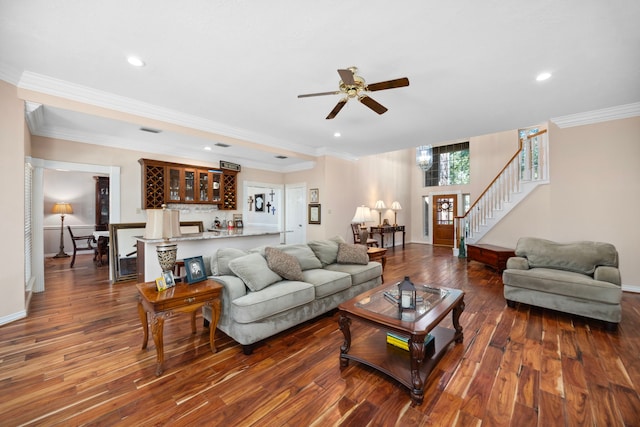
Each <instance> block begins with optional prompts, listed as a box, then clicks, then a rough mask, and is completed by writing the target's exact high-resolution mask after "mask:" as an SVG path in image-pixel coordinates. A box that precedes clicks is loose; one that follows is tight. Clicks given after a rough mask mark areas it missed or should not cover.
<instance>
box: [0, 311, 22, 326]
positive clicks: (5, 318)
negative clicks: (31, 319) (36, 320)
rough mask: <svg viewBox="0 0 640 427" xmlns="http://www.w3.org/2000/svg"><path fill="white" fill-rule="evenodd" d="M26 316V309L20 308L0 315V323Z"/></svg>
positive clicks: (3, 323) (4, 323)
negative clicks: (11, 312) (14, 311)
mask: <svg viewBox="0 0 640 427" xmlns="http://www.w3.org/2000/svg"><path fill="white" fill-rule="evenodd" d="M25 317H27V311H26V310H20V311H18V312H17V313H13V314H10V315H8V316H2V317H0V325H6V324H7V323H11V322H15V321H16V320H20V319H24V318H25Z"/></svg>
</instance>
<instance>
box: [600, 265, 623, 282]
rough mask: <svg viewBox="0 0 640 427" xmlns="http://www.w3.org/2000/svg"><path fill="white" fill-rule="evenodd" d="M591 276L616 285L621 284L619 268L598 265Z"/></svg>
mask: <svg viewBox="0 0 640 427" xmlns="http://www.w3.org/2000/svg"><path fill="white" fill-rule="evenodd" d="M593 278H594V279H595V280H600V281H602V282H609V283H613V284H614V285H618V286H620V285H621V284H622V280H621V279H620V270H619V269H618V268H616V267H609V266H605V265H599V266H598V267H596V271H595V272H594V273H593Z"/></svg>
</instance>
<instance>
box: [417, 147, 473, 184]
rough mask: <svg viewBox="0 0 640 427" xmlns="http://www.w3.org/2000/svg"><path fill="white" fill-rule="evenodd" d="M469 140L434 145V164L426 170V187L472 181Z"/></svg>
mask: <svg viewBox="0 0 640 427" xmlns="http://www.w3.org/2000/svg"><path fill="white" fill-rule="evenodd" d="M470 170H471V169H470V166H469V142H462V143H459V144H451V145H443V146H440V147H433V166H432V167H431V169H429V170H428V171H426V172H425V175H424V176H425V187H438V186H445V185H461V184H469V182H470Z"/></svg>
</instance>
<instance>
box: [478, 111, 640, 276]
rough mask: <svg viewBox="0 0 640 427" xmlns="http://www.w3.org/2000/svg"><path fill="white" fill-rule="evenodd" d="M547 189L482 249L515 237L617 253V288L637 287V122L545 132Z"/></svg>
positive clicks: (493, 233)
mask: <svg viewBox="0 0 640 427" xmlns="http://www.w3.org/2000/svg"><path fill="white" fill-rule="evenodd" d="M549 151H550V161H549V163H550V164H549V166H550V179H551V183H550V184H549V185H546V186H542V187H538V188H537V189H536V190H535V191H534V193H533V194H531V195H530V196H529V197H528V198H527V199H525V200H524V201H523V202H522V203H521V204H520V205H518V206H517V207H516V208H515V209H514V210H513V211H512V212H511V213H510V214H509V215H507V217H506V218H505V219H504V220H503V221H501V222H500V224H498V226H497V227H496V228H495V229H494V230H492V231H491V232H489V233H488V234H487V235H486V236H485V238H484V239H483V242H487V243H493V244H497V245H503V246H509V247H515V244H516V242H517V240H518V238H519V237H520V236H536V237H542V238H547V239H551V240H555V241H576V240H596V241H602V242H609V243H612V244H614V245H615V246H616V248H617V249H618V252H619V254H620V272H621V275H622V282H623V284H625V285H628V286H640V263H639V262H638V257H639V256H640V243H639V242H640V226H638V212H640V198H639V197H638V196H639V195H640V167H638V161H640V117H635V118H629V119H623V120H612V121H609V122H604V123H597V124H592V125H587V126H577V127H571V128H565V129H560V128H558V127H556V126H554V125H551V126H550V129H549Z"/></svg>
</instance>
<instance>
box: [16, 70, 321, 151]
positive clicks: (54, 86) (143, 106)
mask: <svg viewBox="0 0 640 427" xmlns="http://www.w3.org/2000/svg"><path fill="white" fill-rule="evenodd" d="M17 87H19V88H20V89H25V90H30V91H34V92H40V93H44V94H47V95H53V96H56V97H60V98H63V99H68V100H72V101H77V102H81V103H83V104H89V105H94V106H97V107H101V108H106V109H109V110H114V111H118V112H122V113H126V114H132V115H136V116H140V117H145V118H148V119H152V120H158V121H160V122H165V123H170V124H174V125H178V126H182V127H185V128H191V129H196V130H200V131H204V132H208V133H212V134H218V135H224V136H226V137H230V138H235V139H239V140H243V141H246V142H251V143H255V144H259V145H263V146H268V147H271V148H278V149H282V150H288V151H293V152H297V153H301V154H305V155H309V156H318V153H317V150H313V149H309V147H305V146H301V145H298V144H295V143H290V142H287V141H282V140H280V139H276V138H273V137H271V136H268V135H263V134H258V133H255V132H250V131H247V130H244V129H238V128H234V127H231V126H227V125H224V124H222V123H218V122H214V121H212V120H208V119H204V118H202V117H198V116H193V115H190V114H185V113H182V112H179V111H176V110H172V109H169V108H163V107H159V106H157V105H153V104H149V103H146V102H142V101H138V100H135V99H132V98H128V97H124V96H119V95H115V94H112V93H109V92H105V91H101V90H97V89H93V88H90V87H87V86H81V85H78V84H75V83H71V82H68V81H64V80H60V79H55V78H53V77H49V76H45V75H42V74H38V73H33V72H31V71H25V72H24V73H22V76H21V77H20V79H19V82H18V83H17Z"/></svg>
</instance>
